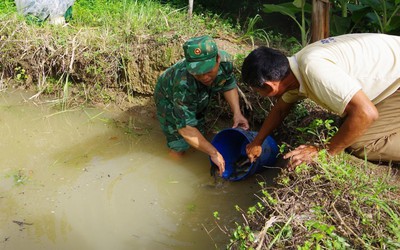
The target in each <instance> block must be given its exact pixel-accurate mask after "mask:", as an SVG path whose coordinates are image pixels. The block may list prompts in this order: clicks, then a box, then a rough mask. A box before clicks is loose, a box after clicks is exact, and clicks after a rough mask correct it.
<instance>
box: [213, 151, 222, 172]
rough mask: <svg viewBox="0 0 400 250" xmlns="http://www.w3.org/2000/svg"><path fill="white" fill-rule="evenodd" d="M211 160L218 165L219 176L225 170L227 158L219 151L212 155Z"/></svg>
mask: <svg viewBox="0 0 400 250" xmlns="http://www.w3.org/2000/svg"><path fill="white" fill-rule="evenodd" d="M210 159H211V161H212V162H213V163H214V164H215V165H216V166H217V167H218V169H219V176H222V173H223V172H224V171H225V160H224V157H223V156H222V155H221V154H220V153H219V152H218V151H217V152H216V153H215V154H212V155H210Z"/></svg>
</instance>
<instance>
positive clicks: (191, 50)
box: [183, 36, 218, 75]
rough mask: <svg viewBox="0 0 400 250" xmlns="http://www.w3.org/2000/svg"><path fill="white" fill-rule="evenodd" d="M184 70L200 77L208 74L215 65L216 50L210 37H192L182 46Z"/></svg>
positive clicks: (215, 45)
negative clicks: (184, 61) (184, 59)
mask: <svg viewBox="0 0 400 250" xmlns="http://www.w3.org/2000/svg"><path fill="white" fill-rule="evenodd" d="M183 51H184V53H185V58H186V69H187V71H189V73H190V74H193V75H201V74H204V73H207V72H209V71H210V70H211V69H212V68H213V67H214V66H215V64H216V56H217V54H218V48H217V44H216V43H215V41H214V40H213V39H212V38H211V37H210V36H199V37H193V38H190V39H189V40H187V41H186V42H185V43H184V44H183Z"/></svg>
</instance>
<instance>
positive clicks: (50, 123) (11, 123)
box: [0, 92, 276, 249]
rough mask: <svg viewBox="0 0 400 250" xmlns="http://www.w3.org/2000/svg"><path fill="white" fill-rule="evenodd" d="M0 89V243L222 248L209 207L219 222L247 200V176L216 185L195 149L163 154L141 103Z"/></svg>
mask: <svg viewBox="0 0 400 250" xmlns="http://www.w3.org/2000/svg"><path fill="white" fill-rule="evenodd" d="M0 95H1V97H0V137H1V138H2V139H1V141H0V154H1V155H0V248H1V249H213V248H225V246H224V245H225V244H226V243H227V242H228V239H227V238H226V236H225V235H224V234H223V233H222V232H221V231H220V230H219V229H218V228H217V225H216V224H215V221H214V218H213V212H214V211H218V212H219V214H220V217H221V220H220V221H219V223H220V224H221V225H227V226H228V227H229V225H232V224H233V223H234V222H235V221H238V222H241V215H240V214H239V213H238V212H236V211H235V209H234V206H235V205H239V206H240V207H242V208H244V209H245V208H247V207H248V206H250V205H253V204H254V203H255V202H256V201H257V198H256V197H255V196H254V193H255V192H256V191H257V190H258V184H257V180H256V179H257V178H249V179H246V180H243V181H240V182H235V183H230V182H225V183H224V184H223V185H222V186H219V187H218V188H216V187H215V183H214V179H213V178H212V177H210V174H209V161H208V159H207V157H206V156H205V155H204V154H202V153H199V152H196V151H189V153H188V154H187V156H186V157H185V158H184V159H182V160H180V161H175V160H172V159H170V158H169V157H168V154H167V149H166V147H165V145H164V144H165V141H164V137H163V136H162V133H161V131H160V129H159V127H158V124H157V122H156V121H155V119H154V118H153V116H152V115H151V114H149V113H148V112H146V111H144V112H143V111H140V109H139V110H136V111H131V112H125V113H121V112H116V111H115V110H108V109H104V110H98V109H87V108H81V109H76V110H70V111H65V112H59V111H58V110H56V109H53V108H52V107H51V106H49V105H44V104H41V105H37V104H36V105H35V104H34V103H33V102H30V101H29V102H24V100H26V99H27V97H28V96H29V93H20V92H18V93H17V92H14V93H1V94H0ZM265 174H268V175H269V178H270V179H272V177H273V175H276V173H272V172H271V171H269V172H268V173H265Z"/></svg>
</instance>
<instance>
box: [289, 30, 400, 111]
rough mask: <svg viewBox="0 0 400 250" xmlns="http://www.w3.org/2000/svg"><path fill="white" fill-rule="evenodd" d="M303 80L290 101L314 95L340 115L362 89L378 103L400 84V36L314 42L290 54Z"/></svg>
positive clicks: (360, 36)
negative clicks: (292, 54)
mask: <svg viewBox="0 0 400 250" xmlns="http://www.w3.org/2000/svg"><path fill="white" fill-rule="evenodd" d="M288 59H289V63H290V68H291V70H292V71H293V73H294V75H295V76H296V78H297V79H298V81H299V83H300V87H299V89H298V90H291V91H288V92H286V93H285V94H284V95H283V96H282V98H283V100H284V101H285V102H287V103H293V102H296V101H298V100H300V99H304V98H310V99H311V100H313V101H314V102H316V103H317V104H319V105H321V106H322V107H324V108H326V109H328V110H331V111H333V112H335V113H337V114H339V115H343V112H344V110H345V108H346V106H347V104H348V103H349V102H350V100H351V99H352V98H353V96H354V95H355V94H356V93H357V92H358V91H359V90H360V89H362V90H363V91H364V92H365V94H366V95H367V96H368V97H369V99H370V100H371V101H372V103H374V104H377V103H379V102H380V101H382V100H384V99H385V98H386V97H388V96H389V95H391V94H392V93H394V92H395V91H396V90H397V89H398V88H399V87H400V37H399V36H390V35H385V34H373V33H366V34H348V35H342V36H337V37H331V38H327V39H323V40H320V41H317V42H315V43H312V44H310V45H308V46H306V47H305V48H303V49H302V50H301V51H299V52H298V53H296V54H295V55H294V56H292V57H289V58H288Z"/></svg>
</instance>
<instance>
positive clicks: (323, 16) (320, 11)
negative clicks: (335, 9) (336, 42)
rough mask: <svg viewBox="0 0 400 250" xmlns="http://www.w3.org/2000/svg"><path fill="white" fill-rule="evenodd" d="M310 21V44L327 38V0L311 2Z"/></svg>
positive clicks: (328, 4)
mask: <svg viewBox="0 0 400 250" xmlns="http://www.w3.org/2000/svg"><path fill="white" fill-rule="evenodd" d="M312 6H313V7H312V19H311V42H315V41H318V40H321V39H323V38H327V37H328V36H329V8H330V3H329V0H313V2H312Z"/></svg>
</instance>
